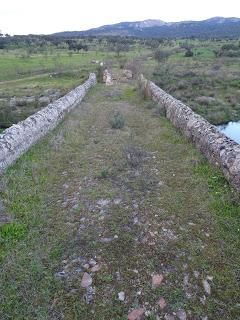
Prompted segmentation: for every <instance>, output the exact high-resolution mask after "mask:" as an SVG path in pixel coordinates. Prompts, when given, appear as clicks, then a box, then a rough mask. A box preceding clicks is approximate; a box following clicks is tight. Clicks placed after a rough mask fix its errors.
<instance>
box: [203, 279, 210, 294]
mask: <svg viewBox="0 0 240 320" xmlns="http://www.w3.org/2000/svg"><path fill="white" fill-rule="evenodd" d="M202 283H203V287H204V290H205V292H206V293H207V294H208V295H209V294H211V287H210V284H209V283H208V281H207V279H205V280H203V281H202Z"/></svg>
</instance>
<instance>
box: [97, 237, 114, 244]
mask: <svg viewBox="0 0 240 320" xmlns="http://www.w3.org/2000/svg"><path fill="white" fill-rule="evenodd" d="M100 241H101V242H102V243H110V242H112V241H113V238H101V239H100Z"/></svg>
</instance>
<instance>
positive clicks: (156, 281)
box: [152, 274, 163, 288]
mask: <svg viewBox="0 0 240 320" xmlns="http://www.w3.org/2000/svg"><path fill="white" fill-rule="evenodd" d="M162 281H163V275H162V274H160V275H158V274H157V275H154V276H152V287H153V288H157V287H159V286H160V285H161V284H162Z"/></svg>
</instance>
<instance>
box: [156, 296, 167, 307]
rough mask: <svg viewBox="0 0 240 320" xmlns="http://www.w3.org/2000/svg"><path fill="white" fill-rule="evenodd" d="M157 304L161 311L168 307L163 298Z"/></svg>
mask: <svg viewBox="0 0 240 320" xmlns="http://www.w3.org/2000/svg"><path fill="white" fill-rule="evenodd" d="M157 304H158V305H159V307H160V309H162V310H163V309H164V308H165V307H166V305H167V303H166V301H165V299H164V298H162V297H161V298H160V299H159V300H158V302H157Z"/></svg>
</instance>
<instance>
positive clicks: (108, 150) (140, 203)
mask: <svg viewBox="0 0 240 320" xmlns="http://www.w3.org/2000/svg"><path fill="white" fill-rule="evenodd" d="M153 106H154V105H153V103H152V102H150V101H142V100H141V99H140V98H139V97H138V94H137V91H136V90H135V89H134V86H133V85H132V84H130V83H119V84H115V85H114V86H113V87H105V86H103V85H97V86H96V88H94V89H92V91H91V92H90V93H89V94H88V96H87V98H85V100H84V102H83V103H82V104H81V105H80V106H79V107H77V108H76V109H75V110H74V111H73V112H71V114H69V115H68V116H67V118H66V119H65V120H64V122H63V123H62V124H61V125H60V126H59V127H58V128H57V129H56V130H55V131H54V132H53V133H51V134H50V135H49V136H48V137H47V138H45V139H43V140H42V141H41V142H40V143H39V144H37V145H36V146H34V147H33V148H32V149H31V150H30V152H28V153H27V154H26V155H24V156H23V157H22V158H21V159H20V160H19V161H18V163H17V164H16V165H14V166H13V167H12V168H11V169H9V170H8V172H7V173H6V175H4V176H3V177H2V181H1V191H2V196H3V198H4V201H5V204H6V211H7V212H8V213H9V215H10V216H11V217H12V218H13V219H14V220H13V221H14V222H13V223H12V224H11V226H12V229H14V228H15V229H14V230H15V231H12V230H10V231H8V232H5V233H6V234H5V235H3V236H2V271H1V273H0V282H1V286H2V290H1V292H0V298H1V300H2V302H1V304H2V307H1V308H0V309H1V311H0V315H1V316H0V317H1V319H81V320H83V319H96V320H101V319H114V320H115V319H119V320H120V319H127V317H129V319H137V314H141V313H143V312H145V314H144V315H143V318H144V319H186V318H185V314H186V316H187V319H207V317H208V319H216V318H220V319H237V317H238V316H239V309H238V308H237V294H238V293H239V292H238V291H237V280H236V270H237V266H238V259H239V252H237V234H238V230H237V225H236V219H237V217H236V215H235V216H234V215H233V213H234V212H235V213H237V212H239V206H237V204H235V205H234V204H232V203H233V202H231V201H230V194H231V198H234V194H233V193H232V192H231V191H229V188H228V187H227V186H224V183H225V182H224V180H223V179H222V178H221V177H220V175H219V174H218V173H216V172H215V171H213V169H211V168H210V166H209V165H208V164H207V163H206V162H205V160H203V158H202V157H201V155H200V154H199V152H198V151H197V150H196V149H195V148H194V147H193V146H192V145H191V144H189V143H188V142H187V141H186V140H185V139H184V138H183V137H182V136H181V135H180V134H179V132H177V131H176V130H175V129H174V128H173V127H172V126H171V125H170V124H169V122H168V121H167V120H166V119H165V118H164V117H161V116H159V114H157V112H156V109H154V108H152V107H153ZM117 111H119V112H121V113H122V114H123V116H124V119H125V125H124V127H123V128H122V129H121V130H118V129H112V128H111V126H110V124H109V120H110V119H111V118H112V117H113V115H114V113H116V112H117ZM210 186H211V188H210ZM234 199H235V198H234ZM234 199H233V200H232V201H234ZM235 200H236V199H235ZM14 226H15V227H14ZM5 229H6V228H5ZM5 229H4V230H5ZM10 229H11V228H10ZM14 239H15V240H14ZM238 250H239V249H238ZM121 300H122V301H121ZM136 309H137V311H136ZM132 310H135V311H134V312H132V313H131V311H132ZM129 314H130V315H129ZM128 315H129V316H128ZM174 317H175V318H174ZM138 319H140V317H139V318H138Z"/></svg>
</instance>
